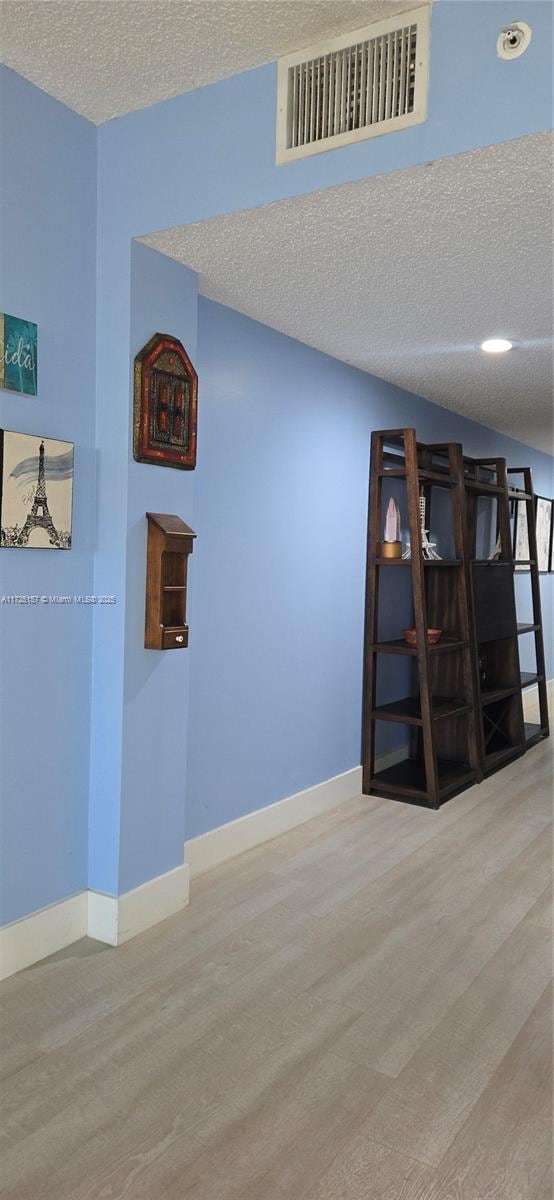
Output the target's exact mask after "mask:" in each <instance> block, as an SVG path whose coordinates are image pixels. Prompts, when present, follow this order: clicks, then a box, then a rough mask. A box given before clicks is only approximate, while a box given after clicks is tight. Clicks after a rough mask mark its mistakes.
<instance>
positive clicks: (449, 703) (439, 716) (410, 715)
mask: <svg viewBox="0 0 554 1200" xmlns="http://www.w3.org/2000/svg"><path fill="white" fill-rule="evenodd" d="M469 710H470V705H469V704H467V703H466V701H465V700H459V699H457V698H456V697H454V696H434V697H433V705H432V718H433V721H441V720H444V719H445V718H446V717H459V716H462V715H463V714H464V713H467V712H469ZM371 715H372V717H373V718H374V719H375V720H377V721H398V722H399V723H400V724H403V725H421V724H422V723H423V720H422V716H421V701H420V699H419V696H417V697H415V696H406V697H405V698H404V699H403V700H393V701H392V703H390V704H379V705H378V706H377V707H376V708H374V709H373V712H372V714H371Z"/></svg>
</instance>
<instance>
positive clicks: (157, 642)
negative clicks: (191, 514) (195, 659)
mask: <svg viewBox="0 0 554 1200" xmlns="http://www.w3.org/2000/svg"><path fill="white" fill-rule="evenodd" d="M146 519H147V521H148V540H147V548H146V620H145V630H144V645H145V648H146V649H147V650H184V649H185V647H186V646H188V643H189V628H188V625H187V563H188V556H189V554H192V549H193V542H194V538H195V537H196V534H195V533H194V531H193V530H192V529H190V527H189V526H188V525H185V522H184V521H182V520H181V518H180V517H176V516H173V515H172V514H171V513H147V514H146Z"/></svg>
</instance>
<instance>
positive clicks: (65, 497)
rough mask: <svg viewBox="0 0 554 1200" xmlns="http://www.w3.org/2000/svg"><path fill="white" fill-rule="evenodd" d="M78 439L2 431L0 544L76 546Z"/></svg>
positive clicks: (37, 547)
mask: <svg viewBox="0 0 554 1200" xmlns="http://www.w3.org/2000/svg"><path fill="white" fill-rule="evenodd" d="M72 506H73V442H61V441H58V439H57V438H46V437H45V438H43V437H37V436H36V435H35V434H30V433H12V432H11V431H10V430H9V429H3V430H0V545H1V546H2V548H3V549H4V548H14V549H15V548H19V547H20V548H23V549H27V550H70V549H71V523H72Z"/></svg>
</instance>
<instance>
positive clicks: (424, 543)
mask: <svg viewBox="0 0 554 1200" xmlns="http://www.w3.org/2000/svg"><path fill="white" fill-rule="evenodd" d="M419 519H420V522H421V555H422V558H432V559H440V554H438V553H437V551H436V549H435V547H436V544H437V543H436V542H430V541H429V538H428V536H427V535H428V533H429V530H428V529H426V528H425V496H424V494H423V492H421V495H420V497H419Z"/></svg>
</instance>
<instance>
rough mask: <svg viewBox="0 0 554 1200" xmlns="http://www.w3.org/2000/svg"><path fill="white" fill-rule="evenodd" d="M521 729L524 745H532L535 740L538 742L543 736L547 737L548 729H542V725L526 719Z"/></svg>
mask: <svg viewBox="0 0 554 1200" xmlns="http://www.w3.org/2000/svg"><path fill="white" fill-rule="evenodd" d="M523 729H524V733H525V745H526V746H533V745H534V744H535V742H540V741H542V739H543V738H545V737H548V730H547V729H544V728H543V726H542V725H536V724H535V723H534V722H532V721H526V722H525V724H524V726H523Z"/></svg>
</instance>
